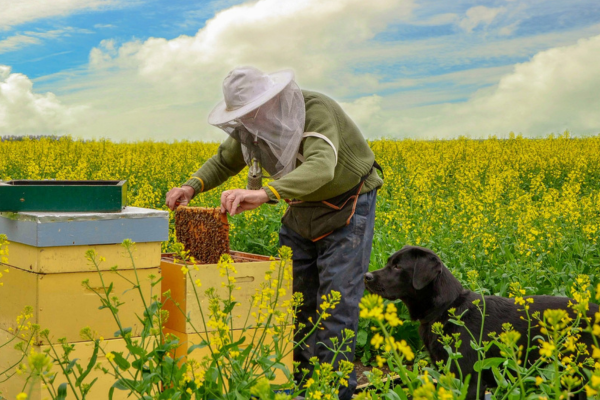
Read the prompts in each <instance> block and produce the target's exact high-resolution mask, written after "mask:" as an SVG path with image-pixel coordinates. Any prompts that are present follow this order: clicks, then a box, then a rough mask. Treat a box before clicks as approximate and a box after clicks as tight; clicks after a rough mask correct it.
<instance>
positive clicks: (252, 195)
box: [221, 189, 269, 215]
mask: <svg viewBox="0 0 600 400" xmlns="http://www.w3.org/2000/svg"><path fill="white" fill-rule="evenodd" d="M268 201H269V196H267V192H265V191H264V189H259V190H246V189H234V190H226V191H224V192H223V193H222V194H221V212H222V213H225V212H228V213H229V215H235V214H239V213H241V212H243V211H248V210H254V209H255V208H257V207H260V206H261V205H262V204H265V203H266V202H268Z"/></svg>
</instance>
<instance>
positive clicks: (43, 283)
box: [0, 264, 160, 342]
mask: <svg viewBox="0 0 600 400" xmlns="http://www.w3.org/2000/svg"><path fill="white" fill-rule="evenodd" d="M2 268H3V269H4V268H8V270H9V272H8V273H5V274H4V276H3V277H2V281H3V282H4V286H3V287H2V301H1V302H0V328H1V329H4V330H8V329H9V328H11V327H15V325H16V321H15V319H16V318H17V316H18V315H19V314H20V313H21V312H22V310H23V309H24V308H25V307H26V306H32V307H33V318H32V319H31V322H32V323H36V324H39V325H40V327H41V328H42V329H49V330H50V337H51V338H52V339H53V342H55V341H56V340H58V339H60V338H66V339H67V341H68V342H80V341H82V340H83V339H81V337H80V335H79V332H80V330H81V329H82V328H84V327H86V326H89V327H90V328H92V329H93V330H95V331H97V332H98V334H99V335H100V336H103V337H104V338H106V339H109V338H112V337H114V332H115V331H117V330H118V326H117V324H116V323H115V321H114V319H113V316H112V314H111V312H110V310H108V309H103V310H99V309H98V307H100V306H101V302H100V298H99V297H98V296H97V294H96V292H100V291H101V290H102V283H101V280H100V275H99V274H98V272H91V271H90V272H74V273H61V274H38V273H33V272H29V271H24V270H22V269H19V268H15V267H12V266H10V265H6V264H4V265H2ZM119 273H120V274H121V275H123V276H124V277H125V278H127V279H129V280H131V281H133V282H135V273H136V271H135V270H131V269H130V270H122V271H119ZM137 274H138V276H139V279H140V282H141V290H142V293H143V294H144V298H145V299H147V301H148V299H150V297H151V295H153V294H159V293H158V287H156V288H151V284H150V279H149V278H148V276H149V275H151V274H152V275H154V276H156V278H155V279H158V275H159V274H160V272H159V268H158V267H155V268H147V269H142V270H137ZM102 275H103V279H104V283H105V284H106V286H109V285H110V283H111V282H113V284H114V286H113V291H112V294H111V296H117V297H118V298H119V301H120V302H123V303H125V304H123V305H121V306H120V308H119V314H118V315H119V317H120V319H121V322H122V324H123V327H131V328H132V329H133V330H132V334H133V335H134V336H138V335H139V332H140V330H141V323H140V322H139V321H138V318H137V317H136V314H137V315H140V316H141V315H142V313H143V310H144V309H143V303H142V300H141V298H140V294H139V292H138V291H137V290H130V289H131V287H132V285H131V284H130V283H129V282H127V281H125V280H124V279H123V278H122V277H120V276H117V274H116V273H114V272H112V271H107V272H103V273H102ZM85 279H89V285H90V287H91V288H92V290H90V289H87V288H85V287H83V285H82V284H81V282H82V281H83V280H85ZM153 290H154V292H153Z"/></svg>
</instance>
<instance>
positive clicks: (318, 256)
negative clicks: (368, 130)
mask: <svg viewBox="0 0 600 400" xmlns="http://www.w3.org/2000/svg"><path fill="white" fill-rule="evenodd" d="M223 95H224V100H223V101H222V102H221V103H219V104H218V105H217V106H216V107H215V108H214V109H213V110H212V112H211V113H210V115H209V117H208V122H209V123H210V124H211V125H214V126H217V127H219V128H221V129H222V130H224V131H225V132H226V133H227V134H228V135H229V137H228V138H227V139H226V140H225V141H224V142H223V143H222V144H221V145H220V146H219V149H218V150H217V154H216V155H215V156H213V157H212V158H211V159H209V160H208V161H207V162H206V163H205V164H204V165H203V166H202V167H201V168H200V169H199V170H198V171H197V172H196V173H194V174H193V176H192V177H191V178H190V180H188V181H187V182H186V183H185V184H184V185H183V186H182V187H180V188H174V189H172V190H170V191H169V192H168V193H167V198H166V203H167V206H168V207H169V208H170V209H171V210H173V209H174V208H175V207H176V205H177V204H178V203H179V204H182V205H186V204H188V202H189V201H190V200H191V199H192V198H193V197H194V196H196V195H198V194H199V193H202V192H206V191H208V190H211V189H213V188H215V187H217V186H219V185H220V184H222V183H223V182H225V181H226V180H227V179H228V178H229V177H231V176H234V175H236V174H238V173H239V172H240V171H241V170H242V169H243V168H244V167H245V166H252V165H255V166H256V164H257V163H258V165H260V166H262V169H263V170H264V171H265V172H266V174H268V176H270V177H271V178H273V180H271V181H269V182H268V183H266V184H264V186H262V188H261V189H259V190H246V189H234V190H227V191H224V192H223V193H222V195H221V210H222V212H228V213H229V214H230V215H236V214H239V213H240V212H243V211H247V210H252V209H255V208H257V207H259V206H260V205H262V204H264V203H272V204H274V203H277V202H279V201H281V200H285V201H287V202H288V203H289V208H288V210H287V212H286V213H285V215H284V217H283V219H282V227H281V230H280V232H279V243H280V245H281V246H289V247H290V248H291V249H292V252H293V276H294V291H295V292H302V293H303V296H304V305H303V306H302V308H301V309H300V313H299V314H298V323H303V324H305V325H307V328H306V329H308V328H310V326H311V324H310V323H309V322H308V320H309V318H311V317H312V320H313V321H316V320H317V310H319V305H320V303H321V302H322V299H321V296H322V295H325V294H328V293H330V292H331V291H332V290H336V291H339V292H340V293H341V295H342V299H341V303H340V304H339V305H338V306H337V307H336V308H335V310H334V311H333V312H332V313H331V314H332V315H331V317H329V318H328V319H327V320H326V321H325V322H324V326H323V327H324V329H322V330H317V331H316V334H314V335H313V337H311V338H310V340H308V342H307V344H308V346H302V347H301V348H299V349H297V351H295V353H294V358H295V361H299V362H300V368H308V369H309V370H310V364H309V359H310V358H311V357H313V356H317V357H318V359H319V360H320V361H322V362H325V361H331V357H332V354H331V353H330V352H329V351H328V350H327V349H326V348H325V347H324V346H323V345H317V343H319V342H322V343H326V344H328V345H329V346H330V345H331V342H330V338H332V337H338V338H340V335H341V332H342V330H343V329H351V330H353V331H355V332H356V331H357V329H358V314H359V308H358V303H359V301H360V299H361V297H362V295H363V292H364V283H363V275H364V274H365V273H366V272H367V270H368V266H369V258H370V255H371V244H372V241H373V226H374V221H375V202H376V196H377V189H379V188H380V187H381V186H382V184H383V180H382V179H381V178H380V177H379V175H378V173H377V171H376V170H375V168H374V167H377V168H378V165H377V163H376V162H375V157H374V154H373V152H372V151H371V149H370V148H369V146H368V144H367V142H366V140H365V139H364V138H363V136H362V134H361V133H360V130H359V129H358V127H357V126H356V125H355V124H354V122H353V121H352V120H351V119H350V117H349V116H348V115H346V113H345V112H344V111H343V110H342V108H341V107H340V106H339V104H337V103H336V102H335V101H334V100H332V99H331V98H329V97H327V96H325V95H323V94H320V93H317V92H311V91H306V90H300V88H299V87H298V85H297V84H296V83H295V82H294V74H293V73H292V72H291V71H279V72H275V73H272V74H265V73H263V72H261V71H259V70H258V69H256V68H253V67H241V68H236V69H234V70H233V71H231V72H230V73H229V75H227V77H226V78H225V80H224V82H223ZM299 335H300V336H299V337H303V332H300V333H299ZM350 347H351V350H352V351H351V352H350V353H346V354H345V355H346V357H347V359H348V360H349V361H353V359H354V348H355V340H353V341H352V345H351V346H350ZM300 376H301V374H299V376H298V377H300ZM298 377H297V378H298ZM355 387H356V374H355V373H353V374H352V376H351V379H350V380H349V386H348V387H347V388H344V387H342V388H340V399H342V400H346V399H350V398H351V395H352V393H353V392H354V389H355Z"/></svg>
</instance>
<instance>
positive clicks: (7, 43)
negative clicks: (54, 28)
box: [0, 35, 42, 54]
mask: <svg viewBox="0 0 600 400" xmlns="http://www.w3.org/2000/svg"><path fill="white" fill-rule="evenodd" d="M40 43H42V42H41V40H39V39H38V38H36V37H32V36H27V35H14V36H10V37H8V38H6V39H4V40H0V54H2V53H7V52H9V51H15V50H19V49H21V48H23V47H25V46H29V45H32V44H40Z"/></svg>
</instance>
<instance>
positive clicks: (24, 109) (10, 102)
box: [0, 65, 84, 135]
mask: <svg viewBox="0 0 600 400" xmlns="http://www.w3.org/2000/svg"><path fill="white" fill-rule="evenodd" d="M83 110H84V108H83V107H69V106H65V105H64V104H62V103H61V102H60V101H59V100H58V98H57V97H56V96H55V95H54V94H52V93H46V94H43V95H42V94H36V93H34V92H33V83H32V82H31V80H30V79H29V78H28V77H27V76H25V75H23V74H17V73H11V69H10V67H8V66H6V65H0V134H17V135H18V134H48V133H54V132H56V133H64V132H65V131H66V130H67V129H68V128H70V127H71V125H72V124H73V123H75V121H76V119H77V117H78V116H79V115H80V113H81V112H82V111H83Z"/></svg>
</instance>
